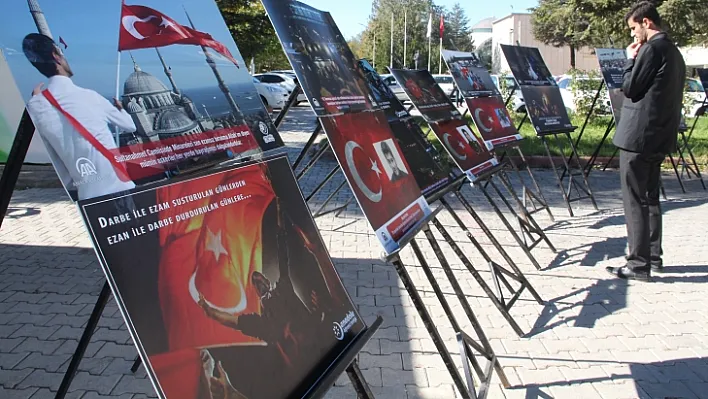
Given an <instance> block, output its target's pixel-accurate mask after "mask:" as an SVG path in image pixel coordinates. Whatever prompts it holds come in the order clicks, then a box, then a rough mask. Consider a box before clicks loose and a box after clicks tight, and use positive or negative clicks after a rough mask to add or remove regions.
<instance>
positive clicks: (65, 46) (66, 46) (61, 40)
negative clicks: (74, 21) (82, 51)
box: [59, 36, 69, 50]
mask: <svg viewBox="0 0 708 399" xmlns="http://www.w3.org/2000/svg"><path fill="white" fill-rule="evenodd" d="M59 43H60V44H63V45H64V50H66V49H67V48H69V45H68V44H66V42H65V41H64V38H63V37H61V36H59Z"/></svg>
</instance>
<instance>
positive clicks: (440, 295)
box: [411, 227, 509, 388]
mask: <svg viewBox="0 0 708 399" xmlns="http://www.w3.org/2000/svg"><path fill="white" fill-rule="evenodd" d="M424 233H425V236H426V238H427V239H428V242H429V243H430V245H431V246H432V248H433V252H435V256H436V257H437V258H438V261H439V262H440V265H441V266H442V268H443V271H444V272H445V274H446V275H447V278H448V281H449V282H450V285H451V286H452V290H453V291H454V292H455V296H457V299H458V300H459V301H460V304H461V305H462V309H463V310H464V312H465V315H466V316H467V318H468V319H469V321H470V324H472V328H473V329H474V330H475V332H476V333H477V337H478V338H479V341H480V342H481V343H482V346H483V347H484V349H485V350H486V352H487V353H494V352H493V351H492V346H491V345H490V344H489V341H488V340H487V336H486V335H485V334H484V330H482V326H481V325H480V324H479V320H477V317H476V316H475V315H474V313H473V312H472V308H470V305H469V303H468V302H467V298H466V297H465V295H464V294H463V293H462V288H460V285H459V283H458V282H457V279H456V278H455V276H454V274H453V273H452V269H450V265H449V264H448V262H447V259H445V256H444V254H443V253H442V250H441V249H440V246H439V245H438V243H437V241H436V240H435V237H433V233H432V232H431V231H430V227H425V229H424ZM411 248H413V252H415V254H416V257H417V258H418V261H419V262H420V264H421V266H422V269H423V272H424V273H425V276H426V277H427V278H428V281H429V282H430V285H431V286H432V287H433V291H434V292H435V296H436V297H437V298H438V301H439V302H440V304H441V305H442V307H443V310H444V311H445V314H446V315H447V318H448V320H450V324H452V328H453V329H454V330H455V332H456V333H459V332H462V328H461V327H460V325H459V324H458V323H457V320H456V319H455V315H454V313H453V312H452V309H451V308H450V304H449V303H448V302H447V299H445V293H444V292H443V291H442V289H440V286H439V285H438V283H437V279H436V278H435V275H433V272H432V271H431V270H430V266H429V265H428V262H427V261H426V260H425V257H424V256H423V252H422V251H421V250H420V247H419V246H418V243H417V242H416V241H415V240H413V241H411ZM494 368H495V369H496V370H497V373H498V374H499V379H500V380H501V381H502V384H503V385H504V387H507V388H508V387H509V381H508V380H507V378H506V374H505V373H504V369H503V368H502V367H501V365H500V364H498V363H497V364H495V367H494Z"/></svg>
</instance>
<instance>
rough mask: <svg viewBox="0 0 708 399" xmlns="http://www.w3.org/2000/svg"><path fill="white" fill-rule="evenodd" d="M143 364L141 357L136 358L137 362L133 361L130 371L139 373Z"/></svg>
mask: <svg viewBox="0 0 708 399" xmlns="http://www.w3.org/2000/svg"><path fill="white" fill-rule="evenodd" d="M141 364H142V360H141V359H140V356H136V357H135V361H133V366H131V367H130V371H131V372H133V373H135V372H137V371H138V369H139V368H140V365H141Z"/></svg>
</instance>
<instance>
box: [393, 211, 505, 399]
mask: <svg viewBox="0 0 708 399" xmlns="http://www.w3.org/2000/svg"><path fill="white" fill-rule="evenodd" d="M441 210H442V207H439V208H437V209H436V210H435V211H434V212H432V213H431V214H430V215H429V216H428V217H427V218H426V219H425V220H424V221H423V223H422V224H421V226H420V228H419V229H416V230H412V231H411V232H409V233H408V234H406V236H405V237H404V238H403V239H402V240H401V241H400V243H401V249H399V250H397V251H396V252H394V253H392V254H390V255H388V256H386V257H385V258H384V260H385V261H387V262H391V263H392V264H393V266H394V267H395V268H396V272H397V273H398V276H399V278H400V279H401V282H402V283H403V286H404V287H405V288H406V291H407V292H408V295H409V296H410V297H411V301H412V302H413V305H414V306H415V308H416V310H417V311H418V315H419V316H420V318H421V319H422V321H423V324H424V325H425V328H426V330H428V333H429V334H430V336H431V338H432V340H433V343H434V344H435V347H436V349H437V350H438V353H439V354H440V356H441V357H442V360H443V363H444V364H445V367H446V368H447V370H448V372H449V373H450V376H451V377H452V380H453V382H454V383H455V386H456V387H457V389H458V391H459V392H460V394H461V396H462V398H467V399H472V398H474V399H482V398H484V397H485V396H480V395H481V394H484V395H486V392H487V391H486V389H480V392H479V393H477V392H476V388H475V382H474V376H473V375H472V374H471V373H469V372H466V373H465V377H466V379H465V380H466V381H467V382H468V383H469V385H465V380H463V379H462V376H461V375H460V373H459V372H458V370H457V366H456V365H455V363H454V360H453V357H452V355H451V354H450V352H449V351H448V349H447V347H446V346H445V342H444V341H443V339H442V337H441V336H440V332H439V331H438V329H437V327H436V323H435V322H434V321H433V319H432V317H431V316H430V313H428V310H427V308H426V306H425V303H424V302H423V299H422V298H421V296H420V294H419V293H418V290H417V288H416V287H415V285H414V284H413V281H412V279H411V277H410V274H408V270H407V269H406V265H405V264H404V262H403V260H402V259H401V257H400V252H401V250H402V249H403V248H404V247H405V246H407V245H408V244H410V246H411V248H412V249H413V252H414V254H415V256H416V259H418V261H419V262H420V264H421V267H422V269H423V272H424V273H425V276H426V278H427V279H428V281H429V283H430V285H431V286H432V288H433V291H434V293H435V297H436V298H437V300H438V302H439V303H440V305H441V306H442V307H443V310H444V311H445V314H446V316H447V318H448V320H449V322H450V324H451V325H452V328H453V329H454V330H455V332H456V333H457V335H458V340H459V339H462V340H463V343H464V345H461V350H462V349H463V348H464V351H462V352H461V353H460V356H461V357H462V360H463V362H471V363H472V365H473V368H474V369H475V371H476V372H477V377H478V379H479V380H480V381H479V385H480V387H481V388H484V387H488V386H489V383H490V382H491V380H492V378H493V376H494V371H496V374H497V375H498V376H499V379H500V380H501V382H502V385H503V386H504V387H505V388H509V387H510V384H509V381H508V379H507V377H506V374H505V373H504V369H503V368H502V367H501V365H500V364H499V361H498V359H497V357H496V356H495V354H494V350H493V349H492V347H491V345H490V343H489V340H488V339H487V337H486V335H485V334H484V330H483V329H482V327H481V325H480V324H479V321H478V320H477V318H476V316H475V315H474V313H473V312H472V308H471V307H470V305H469V302H468V301H467V298H466V296H465V294H464V292H463V290H462V287H461V286H460V284H459V283H458V282H457V279H456V277H455V276H454V273H453V272H452V268H451V267H450V264H449V263H448V261H447V259H446V258H445V255H444V254H443V252H442V250H441V249H440V245H439V244H438V242H437V240H436V239H435V237H434V236H433V234H432V231H431V230H430V227H429V223H430V222H432V221H433V220H434V219H435V218H436V216H437V214H438V213H439V212H440V211H441ZM420 231H423V233H424V235H425V238H426V239H427V241H428V243H429V244H430V246H431V247H432V249H433V251H434V252H435V256H436V258H437V259H438V261H439V262H440V265H441V266H442V268H443V270H444V272H445V275H446V276H447V277H448V280H449V281H450V284H451V286H452V289H453V291H454V293H455V296H456V297H457V298H458V300H459V301H460V304H461V305H462V308H463V310H464V312H465V315H466V316H467V317H468V319H469V321H470V323H471V325H472V327H473V329H474V330H475V333H476V335H477V337H478V339H477V340H476V341H475V340H474V339H472V338H470V336H469V335H467V333H465V332H464V331H463V330H462V328H461V327H460V324H459V323H458V322H457V319H456V318H455V316H454V314H453V312H452V309H451V307H450V304H449V303H448V301H447V299H446V298H445V293H444V292H443V291H442V289H441V288H440V286H439V285H438V283H437V279H436V278H435V276H434V275H433V272H432V270H431V268H430V265H429V264H428V262H427V260H426V259H425V256H424V254H423V251H422V250H421V248H420V246H419V244H418V242H417V241H416V235H418V233H420ZM473 350H474V352H476V353H477V354H478V355H480V356H482V357H483V358H485V359H486V360H487V361H488V362H489V366H488V367H487V371H486V372H485V371H484V370H482V369H481V368H480V367H479V363H478V362H477V360H476V357H475V356H474V352H473ZM467 370H468V369H466V371H467Z"/></svg>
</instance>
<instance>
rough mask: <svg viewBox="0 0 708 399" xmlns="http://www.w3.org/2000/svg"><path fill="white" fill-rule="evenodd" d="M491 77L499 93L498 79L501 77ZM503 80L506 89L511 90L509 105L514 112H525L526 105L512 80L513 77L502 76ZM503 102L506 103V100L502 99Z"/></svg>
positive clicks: (514, 81)
mask: <svg viewBox="0 0 708 399" xmlns="http://www.w3.org/2000/svg"><path fill="white" fill-rule="evenodd" d="M491 76H492V81H493V82H494V84H495V85H496V86H497V89H498V90H499V92H501V84H500V80H499V79H500V78H502V77H501V76H499V75H491ZM503 79H504V80H505V82H506V87H508V88H513V91H512V99H511V105H512V109H513V110H514V112H526V103H525V102H524V95H523V94H521V90H519V86H517V85H516V80H515V79H514V77H513V76H511V75H504V76H503ZM504 101H506V98H505V99H504Z"/></svg>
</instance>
